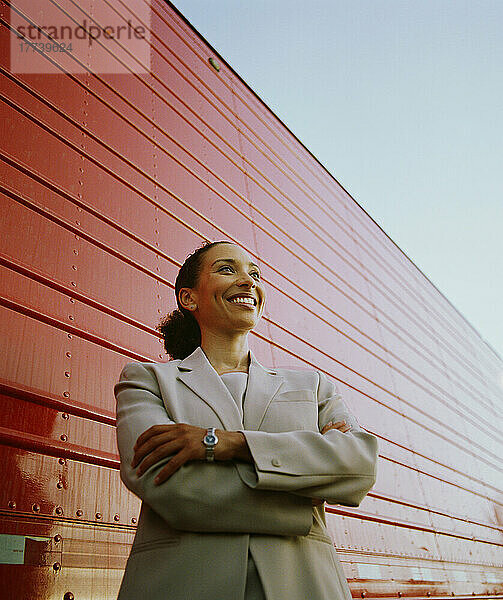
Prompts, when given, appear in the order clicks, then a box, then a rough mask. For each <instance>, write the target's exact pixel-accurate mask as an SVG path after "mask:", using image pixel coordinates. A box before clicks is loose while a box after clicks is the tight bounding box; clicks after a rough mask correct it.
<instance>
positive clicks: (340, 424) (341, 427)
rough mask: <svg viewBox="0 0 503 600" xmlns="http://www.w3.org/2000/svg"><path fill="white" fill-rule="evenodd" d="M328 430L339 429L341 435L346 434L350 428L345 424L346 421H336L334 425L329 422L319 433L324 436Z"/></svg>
mask: <svg viewBox="0 0 503 600" xmlns="http://www.w3.org/2000/svg"><path fill="white" fill-rule="evenodd" d="M330 429H339V430H340V431H342V433H346V431H349V429H350V427H349V425H347V424H346V421H337V422H336V423H333V421H329V422H328V423H327V424H326V425H325V427H323V429H322V430H321V433H322V434H325V433H326V432H327V431H330Z"/></svg>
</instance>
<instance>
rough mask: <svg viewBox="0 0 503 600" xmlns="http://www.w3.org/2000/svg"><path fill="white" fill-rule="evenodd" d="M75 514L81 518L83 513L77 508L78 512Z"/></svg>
mask: <svg viewBox="0 0 503 600" xmlns="http://www.w3.org/2000/svg"><path fill="white" fill-rule="evenodd" d="M75 514H76V515H77V517H81V516H82V514H83V513H82V511H81V510H80V508H79V510H78V511H77V512H76V513H75Z"/></svg>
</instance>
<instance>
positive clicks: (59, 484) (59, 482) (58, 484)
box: [56, 481, 63, 490]
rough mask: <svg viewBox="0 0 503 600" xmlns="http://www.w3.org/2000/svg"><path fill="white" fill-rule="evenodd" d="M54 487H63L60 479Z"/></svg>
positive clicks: (59, 488)
mask: <svg viewBox="0 0 503 600" xmlns="http://www.w3.org/2000/svg"><path fill="white" fill-rule="evenodd" d="M56 487H57V488H58V490H61V489H63V482H62V481H58V483H57V484H56Z"/></svg>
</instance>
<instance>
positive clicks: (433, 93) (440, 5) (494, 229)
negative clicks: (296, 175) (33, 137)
mask: <svg viewBox="0 0 503 600" xmlns="http://www.w3.org/2000/svg"><path fill="white" fill-rule="evenodd" d="M173 4H174V5H175V6H176V7H177V8H178V10H179V11H180V12H181V13H182V14H183V15H184V16H185V17H186V18H187V19H188V21H190V23H191V24H192V25H193V26H194V27H195V28H196V29H197V30H198V31H199V33H200V34H202V35H203V37H205V38H206V40H207V41H208V42H209V43H210V44H211V45H212V46H213V47H214V48H215V49H216V50H217V51H218V52H219V53H220V54H221V56H222V57H223V58H224V59H225V60H226V62H227V63H228V64H229V65H230V66H231V67H232V68H233V69H234V70H235V71H236V72H237V73H238V75H240V77H242V78H243V79H244V80H245V81H246V82H247V84H248V85H249V86H250V87H251V88H252V89H253V90H254V91H255V93H256V94H257V95H258V96H259V97H260V98H261V99H262V100H263V101H264V102H265V103H266V104H267V106H268V107H269V108H270V109H271V110H272V111H273V112H274V113H275V114H276V115H277V116H278V117H279V118H280V119H281V120H282V121H283V122H284V123H285V125H286V126H287V127H288V128H289V129H290V130H291V131H292V132H293V133H294V134H295V135H296V136H297V137H298V138H299V139H300V140H301V141H302V143H303V144H304V145H305V146H306V147H307V148H308V149H309V150H310V151H311V152H312V153H313V154H314V156H316V158H317V159H318V160H319V161H320V162H321V163H322V164H323V165H324V167H325V168H326V169H328V171H329V172H330V173H331V174H332V175H333V176H334V177H335V178H336V179H337V181H338V182H339V183H340V184H341V185H342V186H343V187H344V188H345V189H346V190H347V191H348V192H349V193H350V194H351V196H353V198H355V200H356V201H357V202H358V203H359V204H360V205H361V206H362V207H363V208H364V209H365V210H366V211H367V213H368V214H369V215H371V216H372V218H373V219H374V220H375V221H376V222H377V223H378V224H379V226H380V227H381V228H382V229H383V230H384V231H385V232H386V233H387V234H388V235H389V237H390V238H391V239H392V240H393V241H394V242H395V243H396V244H397V245H398V246H399V247H400V248H401V249H402V251H403V252H405V254H407V256H408V257H409V258H410V259H411V260H412V261H413V262H414V264H415V265H416V266H417V267H418V268H419V269H420V270H421V271H422V272H423V273H424V274H425V275H426V277H427V278H428V279H429V280H430V281H431V282H432V283H433V284H434V285H435V286H436V287H437V288H438V289H439V290H440V292H441V293H442V294H444V296H446V297H447V298H448V299H449V301H450V302H451V303H452V304H453V305H454V307H455V308H456V309H457V310H458V311H459V312H460V313H461V314H462V315H463V316H464V318H465V319H466V320H467V321H469V322H470V323H471V325H472V326H473V327H474V328H475V329H476V330H477V331H478V332H479V334H480V335H481V337H482V338H483V339H484V341H485V342H487V343H488V344H489V345H490V346H491V347H492V349H493V350H494V351H496V352H497V353H498V354H499V356H500V358H501V359H502V360H503V300H502V299H503V260H502V259H503V179H502V175H501V173H502V172H503V169H502V166H503V165H502V159H503V111H502V109H503V77H502V73H503V68H502V67H503V36H502V35H501V28H502V25H503V0H484V1H481V0H469V1H466V0H435V1H431V0H421V1H420V2H418V1H417V0H310V1H309V2H306V1H305V0H304V1H302V2H301V1H299V0H173ZM498 165H499V167H498Z"/></svg>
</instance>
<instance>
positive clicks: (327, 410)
mask: <svg viewBox="0 0 503 600" xmlns="http://www.w3.org/2000/svg"><path fill="white" fill-rule="evenodd" d="M175 294H176V301H177V304H178V309H176V310H175V311H173V312H172V313H170V314H169V315H168V316H167V317H166V318H165V319H163V321H162V322H161V323H160V324H159V325H158V329H159V330H160V331H161V333H162V335H163V337H164V344H165V348H166V351H167V353H168V354H169V355H170V357H171V358H172V360H170V361H168V362H167V363H129V364H127V365H126V366H125V367H124V368H123V370H122V372H121V375H120V380H119V382H118V383H117V384H116V385H115V387H114V391H115V396H116V398H117V442H118V447H119V452H120V456H121V479H122V481H123V482H124V483H125V485H126V486H127V487H128V488H129V489H130V490H131V491H132V492H134V493H135V494H136V495H137V496H138V497H140V498H141V499H142V501H143V502H142V509H141V513H140V520H139V523H138V529H137V533H136V536H135V541H134V543H133V548H132V550H131V554H130V556H129V559H128V563H127V567H126V571H125V573H124V577H123V580H122V584H121V589H120V593H119V599H120V600H133V599H134V600H136V599H137V598H138V597H141V596H146V597H148V598H149V599H153V600H157V599H161V598H166V597H169V598H170V600H182V599H185V598H190V599H191V600H203V599H204V600H207V599H208V598H209V599H210V600H216V599H221V598H225V599H227V600H234V599H235V600H243V599H244V600H252V599H253V600H265V599H266V598H267V599H268V600H282V599H286V598H288V600H305V599H306V598H310V600H329V599H330V600H349V599H350V598H351V594H350V591H349V587H348V585H347V581H346V579H345V577H344V573H343V570H342V566H341V564H340V562H339V559H338V557H337V554H336V552H335V549H334V547H333V544H332V541H331V539H330V536H329V535H328V531H327V528H326V521H325V511H324V501H325V500H327V501H329V502H330V503H332V504H343V505H346V506H358V505H359V504H360V502H361V501H362V499H363V498H364V497H365V495H366V494H367V492H368V491H369V490H370V489H371V488H372V486H373V485H374V483H375V477H376V462H377V455H378V451H377V439H376V438H375V436H373V435H371V434H369V433H367V432H365V431H364V430H362V429H361V428H360V426H359V424H358V421H357V420H356V418H355V417H354V416H353V415H352V414H351V413H350V412H349V410H348V408H347V407H346V405H345V404H344V402H343V400H342V398H341V395H340V394H339V392H338V390H337V388H336V386H335V385H334V383H332V382H331V381H329V379H328V378H327V377H326V376H325V375H324V373H322V372H320V371H317V370H313V371H297V370H294V369H275V370H271V369H268V368H266V367H263V366H262V365H261V364H260V363H259V362H258V361H257V359H256V358H255V356H254V354H253V352H252V351H251V350H250V349H249V348H248V334H249V332H250V331H251V330H252V329H253V328H254V327H255V326H256V325H257V323H258V322H259V320H260V318H261V316H262V313H263V311H264V305H265V289H264V284H263V282H262V279H261V275H260V269H259V267H258V265H257V264H255V263H254V262H252V261H251V260H250V256H249V255H248V253H247V252H246V251H245V250H243V249H242V248H241V247H240V246H238V245H237V244H233V243H231V242H226V241H222V242H213V243H208V244H206V245H204V246H202V247H201V248H198V249H197V250H196V251H195V252H194V253H193V254H191V255H190V256H189V257H187V259H186V260H185V262H184V264H183V265H182V267H181V269H180V272H179V274H178V276H177V278H176V282H175ZM223 534H225V535H223Z"/></svg>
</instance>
